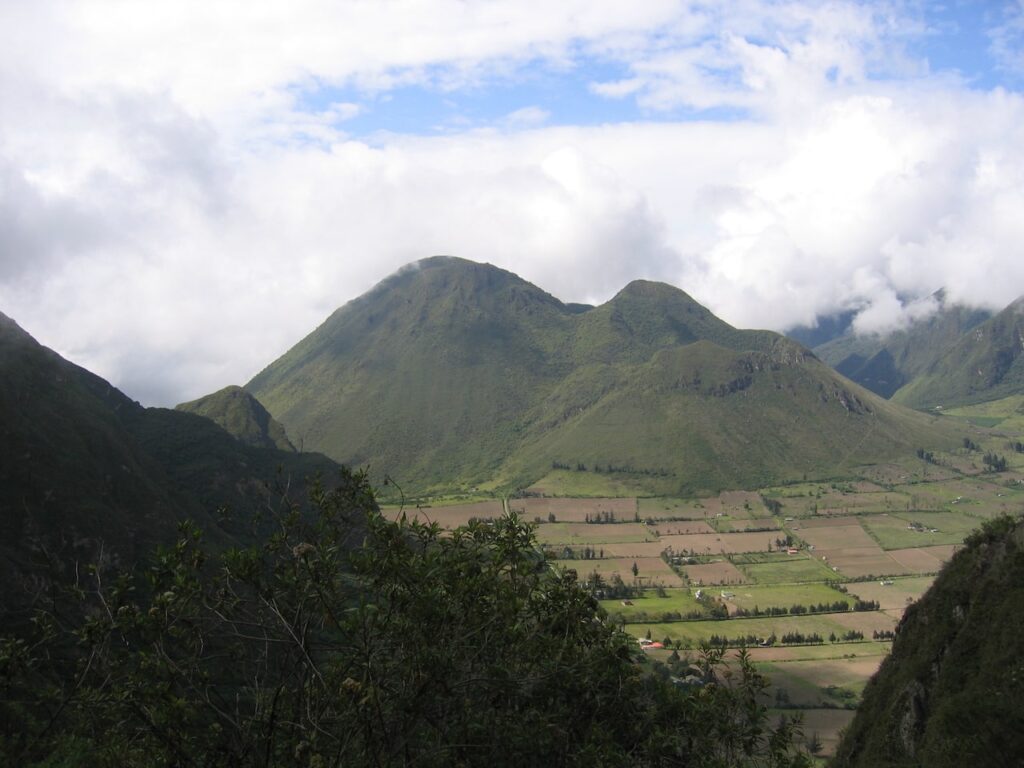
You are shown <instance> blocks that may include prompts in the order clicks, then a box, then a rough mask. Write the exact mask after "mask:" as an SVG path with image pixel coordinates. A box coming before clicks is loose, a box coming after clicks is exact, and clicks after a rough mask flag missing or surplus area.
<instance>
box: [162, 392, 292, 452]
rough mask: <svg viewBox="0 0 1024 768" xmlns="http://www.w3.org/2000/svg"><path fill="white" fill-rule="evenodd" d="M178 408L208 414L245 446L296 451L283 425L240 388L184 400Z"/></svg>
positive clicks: (215, 422)
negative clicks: (187, 400)
mask: <svg viewBox="0 0 1024 768" xmlns="http://www.w3.org/2000/svg"><path fill="white" fill-rule="evenodd" d="M175 410H177V411H184V412H185V413H194V414H196V415H197V416H205V417H206V418H208V419H209V420H210V421H212V422H213V423H214V424H216V425H217V426H218V427H220V428H221V429H223V430H224V431H226V432H227V433H228V434H229V435H231V436H233V437H234V438H235V439H236V440H239V441H241V442H242V443H244V444H245V445H251V446H253V447H256V448H277V449H280V450H282V451H294V450H295V446H294V445H292V443H291V441H290V440H289V439H288V435H287V434H286V433H285V430H284V427H282V426H281V425H280V423H278V422H277V421H276V420H275V419H274V417H273V416H271V415H270V414H269V413H268V412H267V409H266V408H264V407H263V405H262V404H260V401H259V400H257V399H256V398H255V397H253V396H252V395H250V394H249V393H248V392H246V391H245V390H244V389H242V388H241V387H234V386H232V387H225V388H224V389H221V390H219V391H217V392H214V393H213V394H212V395H206V397H201V398H199V399H198V400H192V401H191V402H188V403H181V404H180V405H178V406H176V407H175Z"/></svg>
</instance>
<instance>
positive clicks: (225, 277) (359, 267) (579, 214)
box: [0, 0, 1024, 405]
mask: <svg viewBox="0 0 1024 768" xmlns="http://www.w3.org/2000/svg"><path fill="white" fill-rule="evenodd" d="M1022 41H1024V0H1014V1H1013V2H1010V1H1007V2H946V3H934V2H925V1H924V0H905V1H901V0H885V1H884V2H883V1H879V2H856V1H854V0H829V1H828V2H817V1H815V0H718V1H717V2H696V1H691V0H643V1H642V2H636V3H630V4H628V5H626V4H623V3H622V2H621V0H560V2H558V3H551V2H547V1H546V0H515V1H514V2H512V1H509V2H505V1H504V0H466V1H463V0H374V2H355V1H354V0H353V1H351V2H349V1H344V0H343V1H341V2H338V1H337V0H288V2H285V1H284V0H264V2H260V3H258V4H253V3H230V2H224V3H210V2H208V0H173V1H172V0H149V1H148V2H145V3H121V2H112V1H111V0H71V1H70V2H68V1H66V0H38V2H33V3H5V4H0V311H3V312H4V313H6V314H8V315H10V316H12V317H14V318H15V319H16V320H17V321H18V322H19V323H21V324H22V325H23V326H24V327H25V328H26V329H27V330H28V331H30V332H31V333H33V334H34V335H35V336H36V337H37V338H39V339H40V340H41V341H42V342H43V343H45V344H48V345H49V346H52V347H53V348H55V349H56V350H57V351H58V352H60V353H61V354H64V355H65V356H67V357H69V358H71V359H72V360H74V361H75V362H77V363H79V364H81V365H84V366H86V367H88V368H90V369H92V370H94V371H96V372H97V373H99V374H100V375H102V376H104V377H106V378H108V379H110V380H111V381H113V382H114V383H115V384H116V385H117V386H119V387H121V388H122V389H124V390H125V391H126V392H128V394H130V395H132V396H133V397H136V398H138V399H140V400H141V401H143V402H145V403H147V404H161V405H168V404H174V403H176V402H180V401H183V400H187V399H192V398H195V397H198V396H200V395H202V394H205V393H207V392H210V391H213V390H215V389H218V388H220V387H222V386H225V385H227V384H232V383H244V382H245V381H247V380H248V379H249V378H250V377H251V376H252V375H254V374H255V373H257V372H258V371H259V370H260V369H261V368H262V367H263V366H265V365H266V364H268V363H269V362H271V360H273V359H274V357H276V356H277V355H279V354H281V353H283V352H284V351H285V350H287V349H288V348H289V347H290V346H291V345H292V344H294V343H295V342H296V341H297V340H299V339H300V338H302V336H303V335H305V334H306V333H308V332H309V331H310V330H311V329H312V328H314V327H316V325H318V324H319V323H320V322H322V320H323V319H324V317H326V316H327V314H329V313H330V312H331V311H332V310H334V309H335V308H336V307H338V306H339V305H341V304H343V303H344V302H345V301H348V300H349V299H352V298H354V297H355V296H358V295H359V294H361V293H363V292H364V291H366V290H367V289H369V288H370V287H372V285H373V284H374V283H376V282H377V281H379V280H381V279H382V278H384V277H385V276H387V275H388V274H390V273H391V272H393V271H394V270H396V269H398V268H400V267H401V266H402V265H404V264H406V263H408V262H410V261H414V260H416V259H418V258H422V257H425V256H430V255H433V254H437V253H448V254H454V255H458V256H463V257H466V258H470V259H475V260H479V261H488V262H491V263H494V264H497V265H499V266H501V267H504V268H507V269H510V270H512V271H514V272H517V273H518V274H520V275H522V276H523V277H524V278H526V279H528V280H531V281H533V282H535V283H536V284H538V285H540V286H541V287H542V288H544V289H545V290H548V291H550V292H551V293H553V294H555V295H556V296H558V297H560V298H562V299H564V300H566V301H585V302H589V303H595V302H601V301H605V300H607V299H608V298H610V297H611V296H612V295H614V293H615V292H616V291H617V290H619V289H620V288H621V287H622V286H623V285H625V284H626V283H627V282H628V281H630V280H632V279H635V278H648V279H655V280H662V281H665V282H668V283H671V284H673V285H676V286H678V287H680V288H682V289H683V290H686V291H687V292H688V293H690V294H691V295H692V296H694V297H695V298H696V299H697V300H699V301H701V302H702V303H704V304H706V305H707V306H708V307H709V308H710V309H711V310H712V311H714V312H715V313H716V314H718V315H720V316H721V317H722V318H724V319H725V320H727V321H728V322H730V323H733V324H734V325H737V326H740V327H762V328H771V329H774V330H785V329H786V328H789V327H792V326H794V325H798V324H809V323H810V324H813V323H814V322H815V321H816V318H818V317H823V316H827V315H831V314H835V313H837V312H844V311H849V312H853V313H855V315H856V319H855V327H856V328H857V330H858V332H861V333H884V332H887V331H888V330H890V329H892V328H897V327H900V325H902V324H905V323H906V322H908V321H909V320H910V319H911V318H912V317H914V316H918V315H920V314H921V313H922V312H925V313H926V312H927V311H929V309H930V307H929V305H928V303H927V301H925V302H924V303H917V304H914V305H913V307H910V308H908V307H907V306H906V305H905V301H906V299H908V298H919V297H927V296H928V295H929V294H930V293H931V292H933V291H934V290H936V289H937V288H939V287H943V286H944V287H946V289H947V293H948V294H949V295H950V296H951V297H952V298H953V299H954V300H956V301H962V302H964V303H969V304H972V305H979V306H987V307H991V308H997V307H1000V306H1004V305H1005V304H1007V303H1008V302H1009V301H1011V300H1012V299H1014V298H1016V297H1017V296H1019V295H1021V294H1022V293H1024V259H1021V258H1020V253H1019V247H1018V244H1019V243H1020V242H1024V217H1022V216H1021V215H1020V211H1021V210H1024V42H1022Z"/></svg>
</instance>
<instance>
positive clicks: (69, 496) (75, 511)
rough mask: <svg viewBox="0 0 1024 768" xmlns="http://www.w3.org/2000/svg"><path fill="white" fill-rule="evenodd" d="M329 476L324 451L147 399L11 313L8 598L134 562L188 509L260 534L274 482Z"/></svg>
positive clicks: (5, 417)
mask: <svg viewBox="0 0 1024 768" xmlns="http://www.w3.org/2000/svg"><path fill="white" fill-rule="evenodd" d="M317 473H321V474H322V475H323V476H324V477H325V479H326V480H327V481H330V480H331V479H332V478H333V477H334V476H335V475H336V474H337V465H336V464H335V463H334V462H333V461H331V460H329V459H327V458H326V457H324V456H319V455H315V454H303V455H299V454H296V453H294V452H293V451H280V450H268V449H265V448H255V447H249V446H246V445H243V444H242V443H240V442H239V441H238V440H236V439H234V438H233V437H232V436H231V435H229V434H228V433H227V432H225V431H224V430H223V429H221V428H220V427H218V426H216V425H215V424H214V423H213V422H211V421H210V420H209V419H207V418H201V417H200V416H196V415H193V414H188V413H181V412H178V411H171V410H166V409H162V408H143V407H142V406H141V405H139V404H138V403H136V402H134V401H132V400H131V399H129V398H128V397H126V396H125V395H124V394H122V393H121V392H120V391H118V390H117V389H116V388H114V387H113V386H111V385H110V384H109V383H108V382H106V381H104V380H103V379H101V378H100V377H98V376H96V375H94V374H92V373H90V372H89V371H87V370H85V369H83V368H80V367H78V366H77V365H74V364H72V363H70V362H68V361H67V360H65V359H63V358H62V357H60V356H59V355H58V354H56V353H55V352H53V351H52V350H49V349H47V348H45V347H43V346H41V345H40V344H38V343H37V342H36V341H35V340H34V339H33V338H32V337H31V336H29V334H27V333H26V332H25V331H23V330H22V329H21V328H20V327H19V326H18V325H17V324H16V323H15V322H14V321H13V320H11V319H10V318H8V317H7V316H5V315H3V314H0V578H3V579H4V583H5V585H7V587H6V588H5V589H4V590H2V591H0V608H3V607H4V606H5V605H6V604H8V603H9V602H11V601H14V602H17V601H18V600H19V599H24V598H26V597H27V596H30V595H31V593H32V591H33V590H36V589H41V588H43V587H44V586H45V585H46V584H47V583H48V582H49V580H51V579H53V578H58V579H59V578H61V577H64V576H70V575H72V574H73V569H74V568H75V567H76V565H75V564H76V563H77V564H78V565H77V567H80V568H84V567H86V566H87V565H88V564H90V563H97V562H102V563H104V564H106V565H109V564H111V563H118V562H120V563H125V564H127V563H129V562H131V561H133V560H135V559H137V558H140V557H143V556H145V555H147V554H148V553H149V551H150V549H151V548H152V547H153V546H154V545H155V544H167V543H169V542H171V541H173V540H174V537H175V536H176V526H177V524H178V523H179V522H180V521H182V520H185V519H192V520H194V521H196V522H197V523H199V525H200V526H201V527H202V528H203V530H204V531H205V534H206V536H207V538H208V539H211V540H212V541H213V542H214V543H222V544H226V543H229V542H232V541H237V540H239V538H241V539H244V538H245V537H246V536H248V535H250V534H252V533H253V532H254V531H253V528H254V516H255V515H256V514H258V513H261V512H265V511H266V508H267V502H268V499H272V497H273V484H274V483H275V481H276V480H279V481H280V483H281V484H282V486H283V485H285V484H287V483H291V484H292V487H293V490H294V491H297V492H298V496H299V498H301V490H300V488H301V486H302V484H303V481H304V480H305V478H307V477H309V476H312V475H314V474H317Z"/></svg>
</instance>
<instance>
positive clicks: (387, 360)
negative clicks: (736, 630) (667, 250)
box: [246, 258, 952, 493]
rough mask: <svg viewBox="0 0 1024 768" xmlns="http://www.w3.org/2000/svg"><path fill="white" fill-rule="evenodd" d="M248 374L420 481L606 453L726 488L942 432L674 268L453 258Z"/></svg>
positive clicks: (654, 483)
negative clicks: (574, 275) (706, 295)
mask: <svg viewBox="0 0 1024 768" xmlns="http://www.w3.org/2000/svg"><path fill="white" fill-rule="evenodd" d="M246 389H247V390H248V391H250V392H251V393H252V394H254V395H255V396H256V397H257V398H259V400H260V401H261V402H262V403H264V404H265V405H266V407H267V409H268V410H269V411H270V412H271V413H273V414H274V416H275V417H276V418H277V419H279V420H280V421H281V422H282V423H283V424H284V425H285V426H286V427H287V429H288V431H289V434H290V435H291V436H292V438H293V439H295V440H298V441H301V442H302V443H304V444H305V446H307V447H311V448H314V449H316V450H321V451H323V452H324V453H326V454H327V455H329V456H331V457H332V458H335V459H337V460H339V461H342V462H344V463H351V464H356V465H362V464H368V465H369V466H370V469H371V472H373V473H374V477H376V478H378V482H379V478H382V477H383V476H384V475H385V474H391V475H392V476H394V477H395V479H397V480H398V481H399V483H400V484H402V485H403V487H405V488H406V489H407V490H415V491H429V490H432V489H435V490H436V489H442V488H451V487H454V486H458V485H460V484H467V485H479V484H488V483H491V484H496V485H498V486H499V487H502V488H508V489H511V488H517V487H523V486H525V485H529V484H530V483H532V482H535V481H537V480H538V479H540V478H542V477H543V476H544V475H545V474H546V473H547V472H549V471H550V470H551V467H552V465H553V464H555V463H560V462H561V463H567V464H571V465H573V466H575V465H576V463H585V464H587V465H588V466H592V465H594V464H597V465H599V466H602V467H607V465H609V464H611V465H612V466H613V467H614V468H617V471H620V472H621V474H623V475H624V476H628V477H631V478H634V479H636V480H637V482H638V483H639V484H640V486H641V489H646V490H647V492H661V493H670V492H677V491H681V490H685V489H694V488H699V489H708V490H711V489H714V488H719V487H726V486H733V487H734V486H735V485H753V484H757V483H759V482H763V481H765V480H766V479H769V478H787V477H797V476H799V475H801V474H803V473H805V472H812V471H813V472H818V471H822V470H825V469H835V468H836V467H839V466H842V465H844V464H845V463H854V462H863V461H867V460H872V459H876V458H881V457H884V456H893V455H896V454H898V453H901V452H909V451H911V450H913V448H914V447H915V446H917V445H925V444H928V445H933V444H938V443H941V442H942V441H943V440H945V439H946V438H945V436H944V435H942V434H941V432H939V431H938V430H937V429H936V428H935V427H934V426H933V423H932V421H933V420H929V419H927V418H926V417H923V416H921V415H919V414H912V413H910V412H907V411H905V410H903V409H900V408H898V407H895V406H889V405H886V404H885V403H883V401H881V400H879V399H878V398H876V397H874V396H873V395H871V394H870V393H867V392H865V391H864V390H862V389H860V388H858V387H856V386H853V385H850V384H849V383H848V382H846V381H845V380H843V379H841V378H840V377H838V376H836V375H835V373H834V372H832V371H831V370H830V369H828V367H827V366H825V365H823V364H821V363H820V362H819V361H818V360H817V359H816V358H814V356H813V355H811V354H810V353H809V352H807V350H806V349H804V348H803V347H800V346H799V345H798V344H795V343H794V342H791V341H789V340H787V339H785V338H783V337H781V336H779V335H777V334H774V333H770V332H767V331H741V330H737V329H735V328H733V327H732V326H730V325H728V324H727V323H724V322H723V321H721V320H720V319H718V318H716V317H715V316H714V315H713V314H712V313H711V312H709V311H708V310H707V309H706V308H704V307H702V306H701V305H700V304H698V303H697V302H695V301H694V300H693V299H692V298H690V297H689V296H687V295H686V294H685V293H683V292H682V291H680V290H678V289H676V288H673V287H671V286H668V285H664V284H659V283H651V282H646V281H637V282H634V283H631V284H630V285H628V286H627V287H626V288H624V289H623V290H622V291H621V292H620V293H619V294H618V295H616V296H615V297H614V298H613V299H611V300H610V301H609V302H607V303H605V304H603V305H601V306H599V307H594V308H589V309H587V308H583V307H569V306H566V305H564V304H562V303H561V302H560V301H558V300H557V299H555V298H553V297H552V296H550V295H549V294H547V293H545V292H543V291H542V290H540V289H539V288H537V287H535V286H533V285H530V284H529V283H527V282H525V281H524V280H522V279H521V278H518V277H516V276H515V275H513V274H511V273H509V272H506V271H504V270H501V269H497V268H495V267H492V266H489V265H484V264H476V263H474V262H469V261H465V260H462V259H452V258H433V259H426V260H424V261H421V262H419V263H417V264H416V265H414V266H413V267H412V268H407V269H405V270H402V271H401V272H399V273H398V274H396V275H393V276H392V277H390V278H388V279H386V280H384V281H383V282H382V283H381V284H380V285H378V286H377V287H376V288H374V289H373V290H372V291H370V292H369V293H368V294H366V295H365V296H363V297H360V298H359V299H356V300H354V301H352V302H350V303H349V304H346V305H345V306H344V307H342V308H340V309H339V310H337V311H336V312H335V313H334V314H332V315H331V317H330V318H328V320H327V321H326V322H325V323H324V324H323V325H322V326H321V327H320V328H318V329H317V330H315V331H314V332H313V333H311V334H310V335H309V336H307V337H306V338H305V339H303V340H302V341H301V342H300V343H299V344H297V345H296V346H295V347H294V348H293V349H292V350H291V351H289V352H288V353H287V354H285V355H284V356H283V357H282V358H280V359H279V360H278V361H276V362H274V363H273V364H271V365H270V366H269V367H268V368H267V369H265V370H264V371H263V372H262V373H260V374H259V375H258V376H257V377H256V378H254V379H253V380H252V381H251V382H250V383H249V384H248V385H246ZM950 444H952V442H951V441H950Z"/></svg>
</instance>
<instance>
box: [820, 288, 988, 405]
mask: <svg viewBox="0 0 1024 768" xmlns="http://www.w3.org/2000/svg"><path fill="white" fill-rule="evenodd" d="M931 298H932V299H933V300H935V302H936V303H937V304H938V307H939V309H938V311H936V312H934V313H933V314H931V315H928V316H927V317H925V318H923V319H921V320H916V321H914V322H913V323H912V324H911V325H910V326H909V327H908V328H905V329H903V330H899V331H895V332H893V333H891V334H888V335H885V336H879V335H870V336H857V335H854V334H852V333H848V334H846V335H844V336H842V337H840V338H838V339H835V340H833V341H830V342H828V343H826V344H822V345H821V346H818V347H815V348H814V353H815V354H816V355H817V356H818V357H819V358H820V359H821V360H822V361H824V362H825V363H828V364H829V365H831V366H832V367H833V368H835V369H836V370H837V371H839V373H841V374H843V375H844V376H846V377H847V378H848V379H850V380H851V381H855V382H857V383H858V384H860V385H861V386H862V387H864V388H866V389H870V390H871V391H872V392H874V393H876V394H878V395H881V396H882V397H886V398H889V397H892V396H893V394H894V393H895V392H896V390H898V389H899V388H900V387H902V386H903V385H905V384H907V383H908V382H910V381H912V380H913V379H914V377H916V376H918V375H919V374H921V373H923V372H924V371H925V370H926V369H927V368H928V367H929V366H930V365H932V364H933V363H934V362H935V361H936V360H938V359H939V358H940V357H942V356H943V355H944V354H946V353H947V352H948V351H949V350H950V349H951V348H952V347H953V346H954V345H955V344H956V343H957V342H958V341H959V340H960V339H961V338H962V337H963V335H964V334H965V333H967V332H968V331H970V330H971V329H972V328H975V327H976V326H978V325H979V324H981V323H983V322H984V321H985V320H987V319H989V318H990V317H991V313H989V312H988V311H986V310H980V309H973V308H970V307H965V306H962V305H957V304H948V303H947V302H946V298H945V292H944V291H937V292H936V293H935V294H934V295H933V296H932V297H931Z"/></svg>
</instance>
